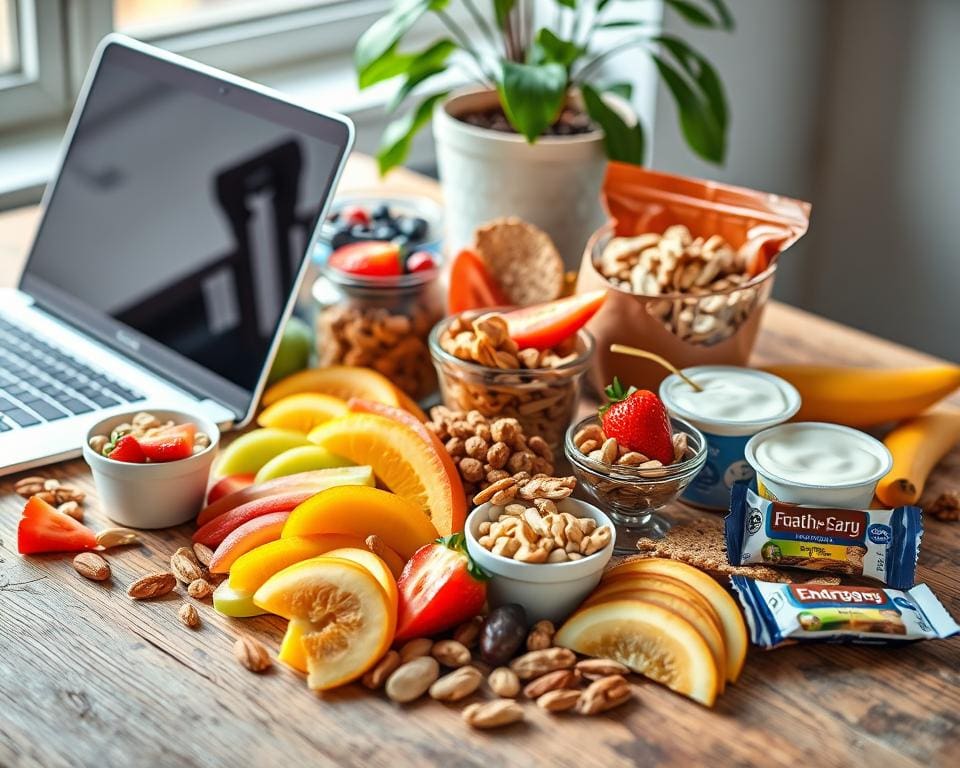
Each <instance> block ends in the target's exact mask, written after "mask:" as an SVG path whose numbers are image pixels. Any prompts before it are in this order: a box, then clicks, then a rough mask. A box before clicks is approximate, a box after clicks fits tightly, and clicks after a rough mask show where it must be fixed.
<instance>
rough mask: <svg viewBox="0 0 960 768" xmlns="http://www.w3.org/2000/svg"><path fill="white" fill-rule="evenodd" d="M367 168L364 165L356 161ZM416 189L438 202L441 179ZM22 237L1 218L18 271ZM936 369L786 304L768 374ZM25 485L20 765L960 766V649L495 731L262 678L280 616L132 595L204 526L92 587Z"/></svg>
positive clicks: (747, 675) (823, 656)
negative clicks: (53, 552)
mask: <svg viewBox="0 0 960 768" xmlns="http://www.w3.org/2000/svg"><path fill="white" fill-rule="evenodd" d="M360 162H361V163H362V162H364V161H362V160H361V161H360ZM353 167H355V168H360V169H361V170H362V168H361V166H359V165H357V162H356V161H355V162H354V163H353ZM361 176H362V174H361V173H359V172H358V173H356V174H355V175H351V174H350V173H348V176H347V180H346V181H345V186H346V187H347V188H350V187H351V186H356V185H352V184H351V179H358V178H360V177H361ZM405 181H406V182H407V183H408V188H410V185H412V186H414V187H417V188H418V189H417V191H427V190H429V193H432V194H435V187H433V186H432V185H431V184H430V183H429V182H424V181H422V180H418V179H416V178H415V177H408V178H406V179H405ZM27 218H28V219H29V217H27ZM4 237H5V233H4V220H3V218H2V217H0V259H2V258H3V256H2V254H4V250H3V245H2V243H3V241H4ZM10 241H11V239H10V238H8V242H10ZM15 266H16V265H15ZM4 268H5V269H6V270H7V275H10V274H11V271H12V269H11V265H10V263H9V261H7V260H4V262H3V263H2V264H0V269H4ZM0 277H2V276H0ZM8 279H9V278H8ZM930 360H931V358H929V357H926V356H924V355H921V354H920V353H917V352H913V351H911V350H908V349H905V348H903V347H898V346H896V345H893V344H890V343H888V342H884V341H881V340H879V339H876V338H873V337H870V336H868V335H866V334H862V333H859V332H856V331H853V330H851V329H848V328H843V327H841V326H838V325H836V324H834V323H830V322H828V321H825V320H822V319H819V318H815V317H813V316H811V315H808V314H806V313H803V312H800V311H798V310H794V309H791V308H788V307H785V306H783V305H779V304H775V303H774V304H772V305H771V306H770V307H769V309H768V312H767V316H766V318H765V322H764V330H763V332H762V334H761V337H760V341H759V344H758V349H757V352H756V356H755V360H754V362H756V363H764V362H773V361H818V362H838V363H855V364H863V365H875V366H895V365H913V364H923V363H924V362H929V361H930ZM30 474H42V475H45V476H48V477H57V478H59V479H61V480H62V481H64V482H70V483H71V484H74V485H77V486H79V487H81V488H82V489H83V490H85V491H86V492H87V493H88V494H89V496H88V500H87V503H86V509H87V520H88V522H89V523H90V524H91V526H92V527H94V528H95V529H101V528H103V527H106V526H107V525H108V524H109V523H108V520H107V517H106V516H105V515H104V512H103V510H101V509H100V508H99V505H98V503H97V496H96V490H95V488H94V487H93V485H92V482H91V479H90V475H89V473H88V472H87V469H86V465H85V464H84V463H83V462H82V461H79V460H78V461H72V462H66V463H62V464H59V465H55V466H52V467H49V468H46V469H44V470H42V471H41V472H39V473H38V472H36V471H34V472H31V473H30ZM17 478H18V476H13V477H8V478H4V479H2V480H0V649H2V651H0V652H2V657H0V766H4V767H6V766H43V767H44V768H55V767H58V766H97V767H98V768H99V767H100V766H103V767H106V766H151V767H153V766H230V767H231V768H234V767H236V768H240V767H241V766H244V767H245V766H290V767H292V766H301V765H310V766H327V765H331V766H333V765H337V766H345V765H351V766H352V765H358V766H360V765H362V766H384V767H387V766H389V767H390V768H396V766H405V765H414V764H416V765H419V766H425V765H443V766H449V767H451V768H452V767H453V766H477V768H481V767H482V768H490V767H491V766H499V765H511V766H513V765H515V766H532V765H537V766H540V765H543V766H577V768H587V767H588V766H598V767H599V766H602V767H603V768H614V767H615V766H628V765H653V764H658V765H669V766H693V765H711V766H726V765H744V766H746V765H750V766H788V765H789V766H814V765H815V766H846V765H861V766H871V767H876V766H956V765H957V764H958V761H960V638H954V639H952V640H948V641H927V642H923V643H918V644H914V645H910V646H906V647H897V648H868V647H863V646H860V647H854V646H832V645H807V646H802V647H801V646H794V647H789V648H782V649H778V650H775V651H766V652H764V651H759V650H756V649H752V650H751V651H750V654H749V657H748V661H747V664H746V667H745V670H744V673H743V676H742V677H741V679H740V681H739V682H738V683H737V684H736V685H733V686H730V687H729V688H728V689H727V692H726V693H725V694H724V695H723V696H722V697H720V698H719V700H718V703H717V706H716V707H715V708H714V709H713V710H707V709H704V708H703V707H700V706H699V705H697V704H694V703H693V702H691V701H688V700H687V699H684V698H682V697H680V696H676V695H674V694H672V693H670V692H669V691H667V690H666V689H664V688H662V687H660V686H658V685H655V684H652V683H647V682H644V681H643V680H642V679H641V678H639V677H638V678H635V680H634V682H635V683H636V693H637V696H636V700H635V702H633V703H631V704H628V705H626V706H625V707H623V708H621V709H618V710H615V711H614V712H611V713H608V714H606V715H601V716H597V717H593V718H584V717H579V716H550V715H547V714H545V713H542V712H540V711H538V710H537V708H536V707H534V706H532V705H527V706H526V707H525V710H526V712H527V715H528V719H527V721H526V722H525V723H523V724H518V725H514V726H510V727H509V728H507V729H505V730H503V731H500V732H495V733H489V734H487V733H480V732H476V731H471V730H470V729H469V728H467V727H466V726H465V725H464V724H463V723H462V722H461V720H460V716H459V711H460V709H461V708H462V706H463V704H459V705H444V704H439V703H437V702H433V701H428V700H425V701H421V702H419V703H416V704H414V705H412V706H408V707H404V708H401V707H398V706H395V705H393V704H391V703H390V702H388V701H387V700H386V699H385V698H384V697H383V696H382V695H380V694H371V693H370V692H368V691H366V689H363V688H361V687H359V686H349V687H348V688H346V689H343V690H341V691H338V692H336V693H334V694H331V695H325V696H322V697H318V696H315V695H313V694H311V693H310V692H309V691H308V690H307V688H306V685H305V683H304V681H303V679H302V677H301V676H300V675H298V674H296V673H294V672H291V671H290V670H287V669H285V668H283V667H282V666H281V665H279V664H277V665H275V666H274V667H273V669H272V670H271V671H269V672H267V673H266V674H263V675H254V674H252V673H250V672H248V671H246V670H245V669H243V668H242V667H241V666H239V665H238V664H237V663H236V661H234V659H233V656H232V653H231V646H232V644H233V641H234V638H235V637H236V636H237V634H238V633H241V632H248V633H250V634H252V635H254V636H256V637H258V638H259V639H261V640H262V641H263V642H264V643H265V644H266V645H267V646H268V648H270V649H271V652H272V653H274V652H275V651H276V649H277V647H278V643H279V640H280V638H281V636H282V632H283V626H282V625H283V622H281V621H280V620H278V619H276V618H270V617H260V618H255V619H242V620H236V619H228V618H224V617H221V616H219V615H217V614H216V613H215V612H214V611H213V609H212V608H211V607H210V603H209V600H206V601H192V602H194V603H196V604H197V607H198V609H199V610H200V615H201V619H202V625H201V627H200V628H199V629H197V630H190V629H187V628H186V627H184V626H183V625H181V624H180V623H179V622H178V620H177V609H178V607H179V606H180V605H181V604H182V602H183V601H184V600H190V598H189V597H187V596H186V594H185V589H184V588H183V587H182V586H180V587H179V588H178V590H177V592H176V593H175V594H172V595H169V596H167V597H166V598H163V599H160V600H156V601H152V602H144V603H137V602H134V601H132V600H130V599H129V598H128V597H127V596H126V587H127V586H128V585H129V584H130V583H131V582H132V581H134V580H135V579H137V578H139V577H140V576H142V575H144V574H145V573H147V572H149V571H152V570H158V569H165V568H166V567H167V563H168V559H169V556H170V554H171V553H172V552H173V551H174V550H175V549H177V548H178V547H179V546H182V545H184V544H185V543H187V542H188V539H189V535H190V533H191V528H190V527H189V526H184V527H181V528H175V529H169V530H165V531H160V532H155V533H150V532H147V533H145V534H144V536H143V539H144V543H143V544H142V545H140V546H132V547H128V548H126V549H124V550H122V551H111V552H110V553H109V554H108V559H109V561H110V564H111V567H112V569H113V576H112V578H111V580H110V581H108V582H105V583H103V584H98V583H94V582H90V581H87V580H85V579H83V578H81V577H80V576H78V575H77V574H76V573H75V572H74V571H73V569H72V568H71V566H70V557H69V556H41V557H29V558H25V557H21V556H19V555H17V554H16V545H15V537H16V527H17V522H18V520H19V517H20V511H21V508H22V499H20V498H19V497H17V496H15V495H14V494H13V493H12V486H13V483H14V481H15V480H16V479H17ZM958 486H960V448H958V449H955V450H954V451H953V453H952V454H951V455H950V456H949V457H948V458H947V459H946V460H945V461H944V462H943V463H942V464H941V465H940V467H939V468H938V470H937V472H936V475H935V476H934V478H933V481H932V483H931V486H930V492H931V493H937V492H939V491H940V490H942V489H945V488H948V487H954V488H956V487H958ZM144 503H149V500H147V499H145V500H144ZM666 514H667V516H673V517H674V519H678V520H679V519H682V518H683V517H685V516H686V515H688V514H689V512H686V511H685V510H684V508H682V507H680V506H675V507H673V508H671V509H668V511H667V513H666ZM925 528H926V530H925V533H924V537H923V547H922V551H921V557H920V568H919V572H918V578H919V581H922V582H926V583H928V584H929V585H930V587H931V588H932V589H933V591H934V593H935V594H936V595H937V596H938V597H939V598H940V599H941V600H942V601H943V603H944V604H945V606H946V607H947V609H948V610H949V611H950V612H951V613H952V614H953V615H954V616H955V617H960V556H958V551H960V523H943V522H938V521H936V520H926V521H925ZM478 698H479V696H478V695H474V696H473V697H471V698H470V699H468V700H467V702H466V703H469V702H470V701H474V700H477V699H478Z"/></svg>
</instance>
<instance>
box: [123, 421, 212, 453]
mask: <svg viewBox="0 0 960 768" xmlns="http://www.w3.org/2000/svg"><path fill="white" fill-rule="evenodd" d="M196 434H197V425H196V424H194V423H193V422H187V423H186V424H177V425H176V426H173V427H167V428H166V429H161V430H159V431H157V432H154V433H153V434H152V435H145V436H144V437H141V438H140V448H141V449H142V450H143V455H144V456H146V457H147V458H148V459H149V460H150V461H155V462H164V461H179V460H180V459H186V458H189V457H190V456H192V455H193V440H194V438H195V437H196ZM111 455H112V454H111Z"/></svg>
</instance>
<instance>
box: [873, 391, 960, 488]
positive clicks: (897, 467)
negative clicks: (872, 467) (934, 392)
mask: <svg viewBox="0 0 960 768" xmlns="http://www.w3.org/2000/svg"><path fill="white" fill-rule="evenodd" d="M883 442H884V444H885V445H886V446H887V448H889V449H890V453H892V454H893V468H892V469H891V470H890V472H889V474H887V476H886V477H884V478H883V479H882V480H880V482H879V483H878V484H877V498H879V499H880V501H882V502H883V503H884V504H887V505H889V506H891V507H899V506H902V505H904V504H916V503H917V501H919V500H920V496H921V495H922V494H923V486H924V484H925V483H926V482H927V477H928V476H929V475H930V471H931V470H932V469H933V468H934V467H935V466H936V465H937V462H938V461H940V459H942V458H943V457H944V456H946V454H947V453H949V451H950V449H951V448H953V446H954V445H956V444H957V443H958V442H960V410H957V409H955V408H937V409H935V410H932V411H929V412H927V413H924V414H922V415H921V416H917V417H916V418H914V419H909V420H908V421H905V422H903V423H902V424H900V425H899V426H897V427H896V428H894V430H893V431H892V432H890V434H888V435H887V437H886V439H885V440H884V441H883Z"/></svg>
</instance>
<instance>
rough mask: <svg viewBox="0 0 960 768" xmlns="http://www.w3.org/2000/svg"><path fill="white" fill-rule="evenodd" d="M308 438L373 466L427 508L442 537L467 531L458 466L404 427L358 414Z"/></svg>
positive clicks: (319, 429)
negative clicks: (446, 459) (464, 525)
mask: <svg viewBox="0 0 960 768" xmlns="http://www.w3.org/2000/svg"><path fill="white" fill-rule="evenodd" d="M307 438H308V439H309V440H310V442H312V443H316V444H317V445H319V446H321V447H323V448H326V449H327V450H329V451H331V452H332V453H335V454H336V455H337V456H342V457H344V458H345V459H349V460H350V461H352V462H354V463H355V464H369V465H370V466H371V467H373V472H374V474H375V475H376V476H377V477H378V478H379V479H380V481H381V482H382V483H383V484H384V485H386V486H387V488H389V489H390V490H391V491H393V492H394V493H396V494H399V495H400V496H403V497H404V498H406V499H408V500H410V501H411V502H413V503H414V504H416V505H417V506H418V507H419V508H420V509H421V510H423V511H424V512H425V513H426V514H427V516H428V517H429V518H430V519H431V520H432V521H433V524H434V526H436V529H437V530H438V531H439V532H440V533H441V534H442V535H444V536H446V535H449V534H451V533H456V532H458V531H462V530H463V522H464V519H465V517H466V498H465V496H464V493H463V483H462V482H461V481H460V476H459V474H458V473H457V472H456V468H455V467H453V465H452V464H451V463H449V462H445V461H444V460H443V459H442V458H441V457H440V455H439V452H438V450H437V449H436V448H435V447H433V446H431V445H430V444H429V443H427V442H425V441H424V440H423V439H422V438H421V437H420V436H419V435H418V434H417V433H416V432H415V431H414V430H413V429H412V428H411V427H409V426H407V425H406V424H402V423H400V422H398V421H394V420H393V419H389V418H386V417H384V416H379V415H376V414H372V413H355V414H351V415H350V416H344V417H343V418H340V419H334V420H333V421H328V422H326V423H325V424H321V425H320V426H319V427H317V428H316V429H314V430H313V431H312V432H311V433H310V434H309V435H307ZM401 554H403V553H402V552H401Z"/></svg>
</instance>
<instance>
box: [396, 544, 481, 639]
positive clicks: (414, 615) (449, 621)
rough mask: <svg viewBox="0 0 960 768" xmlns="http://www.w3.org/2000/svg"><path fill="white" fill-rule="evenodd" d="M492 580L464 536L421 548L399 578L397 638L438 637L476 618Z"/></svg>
mask: <svg viewBox="0 0 960 768" xmlns="http://www.w3.org/2000/svg"><path fill="white" fill-rule="evenodd" d="M488 578H489V577H488V576H487V574H486V573H484V572H483V571H482V570H481V569H480V567H479V566H478V565H477V564H476V563H474V562H473V560H471V559H470V556H469V555H468V554H467V548H466V543H465V541H464V538H463V534H462V533H455V534H453V535H452V536H446V537H444V538H442V539H437V540H436V542H435V543H433V544H427V545H425V546H423V547H420V549H418V550H417V551H416V552H414V554H413V557H411V558H410V560H408V561H407V564H406V565H405V566H404V567H403V573H401V574H400V578H399V579H397V590H398V592H399V595H400V602H399V608H398V610H399V612H398V614H397V633H396V636H395V639H396V640H400V641H402V640H410V639H412V638H414V637H427V636H429V635H435V634H436V633H438V632H442V631H443V630H445V629H449V628H450V627H453V626H456V625H457V624H460V623H461V622H463V621H466V620H467V619H470V618H473V617H474V616H476V615H477V614H478V613H479V612H480V609H481V608H483V604H484V602H485V601H486V599H487V579H488Z"/></svg>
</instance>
